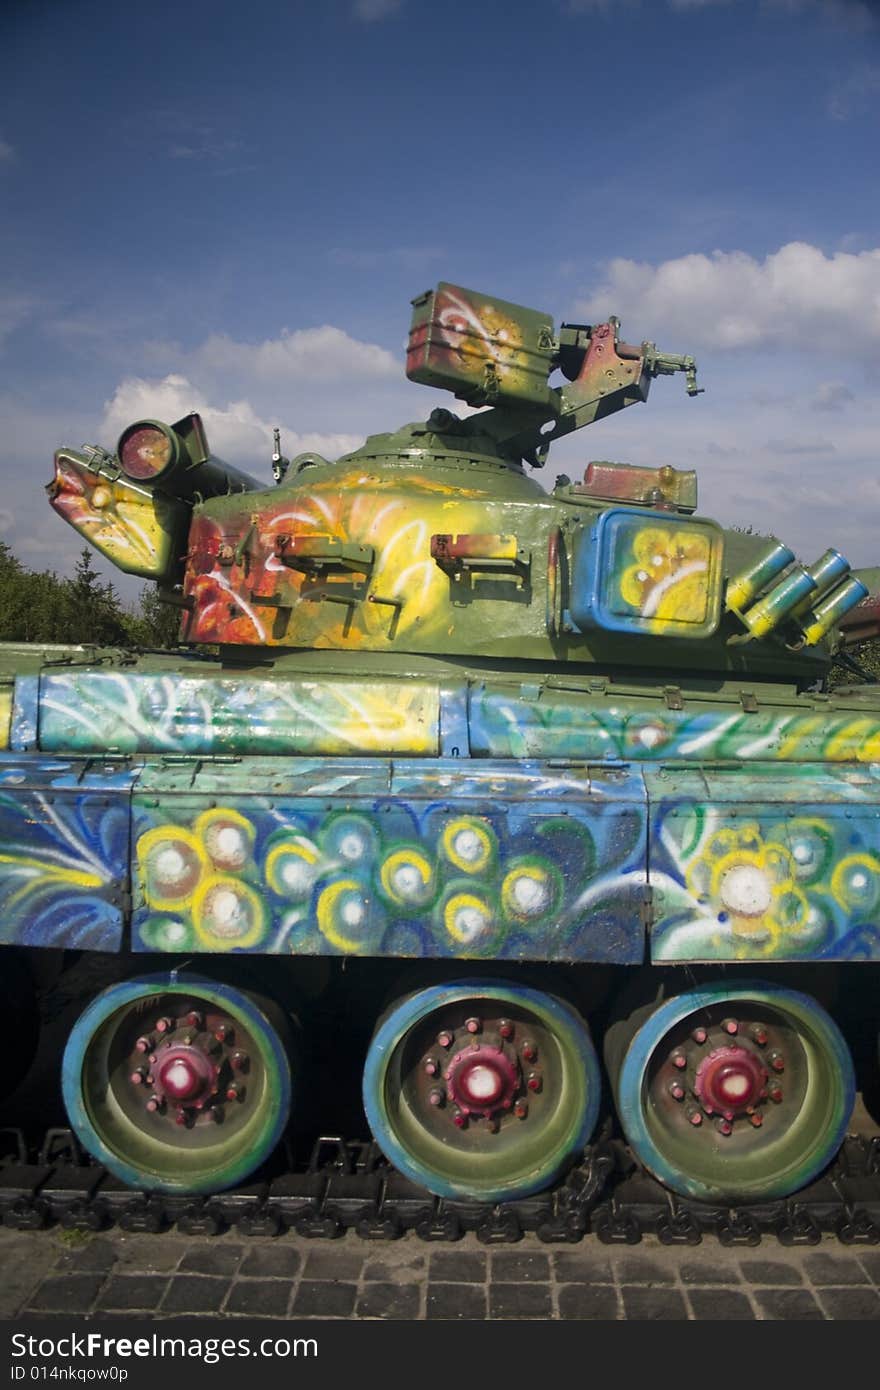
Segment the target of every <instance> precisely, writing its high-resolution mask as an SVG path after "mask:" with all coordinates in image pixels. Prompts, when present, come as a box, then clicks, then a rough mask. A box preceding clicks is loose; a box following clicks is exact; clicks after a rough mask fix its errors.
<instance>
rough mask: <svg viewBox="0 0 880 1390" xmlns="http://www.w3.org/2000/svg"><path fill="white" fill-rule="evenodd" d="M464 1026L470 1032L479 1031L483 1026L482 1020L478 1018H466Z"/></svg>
mask: <svg viewBox="0 0 880 1390" xmlns="http://www.w3.org/2000/svg"><path fill="white" fill-rule="evenodd" d="M464 1026H465V1028H466V1029H467V1030H468V1032H469V1033H479V1032H480V1031H481V1029H482V1027H483V1025H482V1022H481V1021H480V1019H478V1018H466V1019H465V1022H464Z"/></svg>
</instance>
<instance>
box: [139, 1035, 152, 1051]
mask: <svg viewBox="0 0 880 1390" xmlns="http://www.w3.org/2000/svg"><path fill="white" fill-rule="evenodd" d="M152 1046H153V1040H152V1038H138V1040H137V1042H136V1043H135V1045H134V1050H135V1052H149V1051H150V1049H151V1048H152Z"/></svg>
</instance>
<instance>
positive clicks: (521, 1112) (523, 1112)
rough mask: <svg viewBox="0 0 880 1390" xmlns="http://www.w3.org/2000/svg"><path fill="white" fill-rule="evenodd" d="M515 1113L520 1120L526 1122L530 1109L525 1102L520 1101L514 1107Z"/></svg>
mask: <svg viewBox="0 0 880 1390" xmlns="http://www.w3.org/2000/svg"><path fill="white" fill-rule="evenodd" d="M513 1113H514V1115H515V1116H516V1118H517V1119H518V1120H524V1119H525V1118H526V1116H527V1115H528V1113H529V1107H528V1106H527V1105H526V1103H525V1101H524V1100H518V1101H517V1102H516V1105H514V1107H513Z"/></svg>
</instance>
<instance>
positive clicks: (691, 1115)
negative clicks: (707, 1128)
mask: <svg viewBox="0 0 880 1390" xmlns="http://www.w3.org/2000/svg"><path fill="white" fill-rule="evenodd" d="M687 1117H688V1120H689V1121H690V1123H691V1124H692V1125H693V1126H694V1127H695V1128H696V1126H697V1125H701V1124H702V1123H703V1117H702V1115H701V1114H700V1112H699V1110H698V1109H697V1108H696V1106H693V1105H692V1106H691V1108H690V1110H688V1111H687Z"/></svg>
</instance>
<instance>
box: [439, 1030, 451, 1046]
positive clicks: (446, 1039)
mask: <svg viewBox="0 0 880 1390" xmlns="http://www.w3.org/2000/svg"><path fill="white" fill-rule="evenodd" d="M437 1043H438V1046H439V1047H451V1046H452V1043H453V1036H452V1034H451V1033H449V1032H447V1031H446V1029H445V1028H444V1030H443V1032H442V1033H438V1034H437Z"/></svg>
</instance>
